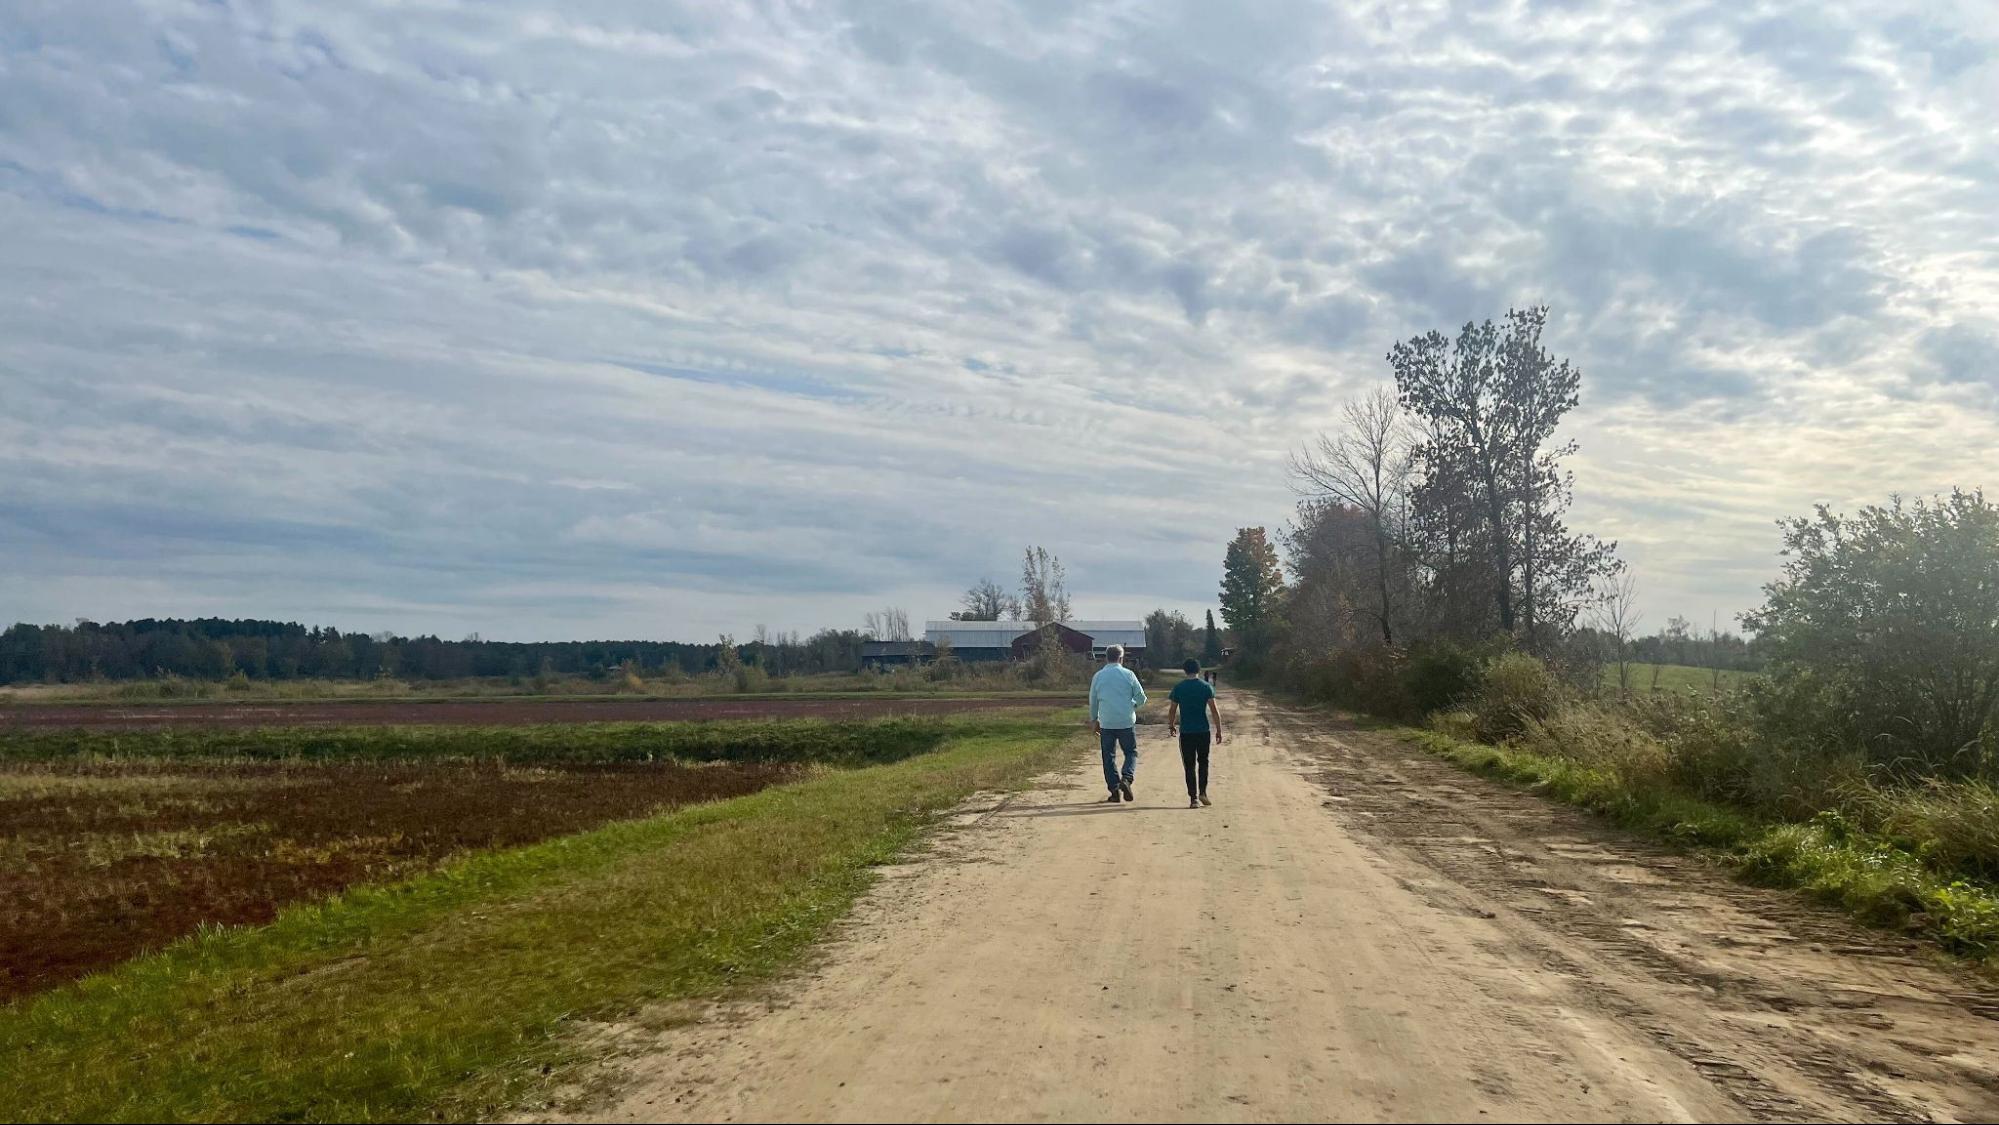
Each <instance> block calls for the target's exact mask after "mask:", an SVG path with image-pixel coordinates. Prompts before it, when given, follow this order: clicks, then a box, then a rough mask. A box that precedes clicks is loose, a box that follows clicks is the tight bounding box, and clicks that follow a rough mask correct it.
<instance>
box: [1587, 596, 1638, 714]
mask: <svg viewBox="0 0 1999 1125" xmlns="http://www.w3.org/2000/svg"><path fill="white" fill-rule="evenodd" d="M1591 616H1592V617H1594V618H1595V619H1596V627H1597V630H1598V631H1599V632H1601V633H1602V634H1603V635H1604V636H1606V637H1608V638H1610V643H1611V647H1612V654H1613V655H1614V656H1615V657H1616V658H1617V692H1618V694H1619V695H1628V694H1630V692H1631V639H1632V637H1633V636H1634V635H1635V634H1636V633H1637V632H1638V626H1639V624H1640V623H1641V622H1642V621H1643V620H1644V615H1643V614H1641V613H1639V612H1638V579H1636V578H1634V577H1632V574H1631V572H1630V571H1628V570H1626V571H1624V572H1622V573H1620V574H1617V575H1615V576H1612V577H1606V578H1604V579H1603V580H1602V593H1601V595H1600V596H1599V598H1598V600H1597V603H1596V605H1595V607H1594V608H1593V609H1592V610H1591Z"/></svg>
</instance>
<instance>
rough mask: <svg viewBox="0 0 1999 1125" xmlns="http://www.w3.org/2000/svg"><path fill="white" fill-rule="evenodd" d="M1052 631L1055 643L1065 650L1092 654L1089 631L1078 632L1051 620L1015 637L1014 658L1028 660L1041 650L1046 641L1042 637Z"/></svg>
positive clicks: (1084, 654) (1077, 653)
mask: <svg viewBox="0 0 1999 1125" xmlns="http://www.w3.org/2000/svg"><path fill="white" fill-rule="evenodd" d="M1051 633H1052V634H1053V635H1054V637H1055V643H1056V644H1059V645H1061V646H1062V648H1063V649H1064V650H1065V651H1068V652H1073V653H1075V654H1076V655H1078V656H1088V655H1090V650H1091V645H1092V641H1091V639H1090V635H1089V634H1088V633H1078V632H1077V631H1076V630H1074V629H1071V628H1069V627H1068V626H1067V625H1064V624H1062V623H1061V622H1060V621H1050V622H1049V623H1048V624H1046V625H1043V626H1042V627H1041V628H1039V629H1030V630H1029V631H1027V632H1025V633H1022V634H1021V635H1020V636H1018V637H1015V638H1014V639H1013V658H1014V659H1015V660H1026V659H1028V658H1029V657H1031V656H1033V655H1034V654H1035V653H1037V652H1040V651H1041V646H1042V644H1044V643H1045V642H1044V641H1043V639H1042V638H1044V637H1046V636H1048V635H1049V634H1051Z"/></svg>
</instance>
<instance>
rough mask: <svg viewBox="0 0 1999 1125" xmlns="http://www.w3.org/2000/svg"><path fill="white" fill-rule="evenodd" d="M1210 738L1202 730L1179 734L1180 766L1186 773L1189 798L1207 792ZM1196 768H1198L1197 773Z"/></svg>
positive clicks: (1207, 733)
mask: <svg viewBox="0 0 1999 1125" xmlns="http://www.w3.org/2000/svg"><path fill="white" fill-rule="evenodd" d="M1212 737H1213V735H1211V734H1210V733H1209V732H1208V731H1204V730H1183V731H1181V732H1180V766H1181V768H1183V769H1185V770H1186V771H1187V796H1188V797H1190V798H1192V797H1198V796H1200V795H1201V794H1203V793H1206V792H1207V791H1208V741H1209V739H1211V738H1212ZM1196 767H1199V769H1198V772H1197V770H1196ZM1197 783H1198V784H1197Z"/></svg>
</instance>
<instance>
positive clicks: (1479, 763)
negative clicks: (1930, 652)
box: [1399, 728, 1999, 972]
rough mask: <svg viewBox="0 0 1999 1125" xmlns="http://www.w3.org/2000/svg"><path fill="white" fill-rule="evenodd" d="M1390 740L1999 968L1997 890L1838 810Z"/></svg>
mask: <svg viewBox="0 0 1999 1125" xmlns="http://www.w3.org/2000/svg"><path fill="white" fill-rule="evenodd" d="M1399 733H1400V735H1401V736H1402V737H1403V738H1405V739H1406V740H1408V741H1410V742H1413V743H1415V744H1416V745H1419V746H1421V747H1423V748H1424V749H1426V750H1428V751H1430V752H1431V753H1433V754H1436V755H1437V756H1439V757H1441V758H1444V759H1445V760H1447V761H1449V762H1451V763H1453V764H1455V765H1457V766H1459V767H1461V768H1463V769H1466V770H1469V771H1470V772H1472V773H1477V774H1482V775H1484V776H1487V777H1495V778H1499V779H1502V780H1505V781H1510V782H1514V783H1516V784H1520V785H1526V786H1530V787H1532V788H1533V789H1534V790H1535V791H1536V792H1540V793H1545V794H1547V795H1549V796H1552V797H1555V798H1557V799H1559V800H1561V801H1564V802H1566V803H1568V804H1571V805H1577V806H1580V807H1582V808H1585V809H1588V810H1590V811H1592V812H1595V813H1597V814H1599V815H1602V816H1605V817H1607V818H1609V819H1610V820H1612V821H1614V822H1616V823H1617V824H1619V825H1622V826H1624V827H1626V828H1630V829H1634V830H1637V831H1640V832H1643V833H1645V834H1647V835H1651V836H1656V837H1660V838H1663V839H1666V840H1669V841H1672V842H1675V843H1678V844H1680V845H1683V846H1687V847H1693V848H1698V849H1702V850H1705V851H1708V852H1710V853H1713V854H1718V855H1720V856H1721V857H1723V858H1724V859H1725V860H1726V861H1727V862H1728V863H1729V864H1730V865H1731V866H1732V867H1733V868H1734V870H1735V871H1736V873H1737V874H1739V875H1740V876H1742V877H1743V878H1745V879H1747V880H1749V881H1751V882H1755V883H1759V884H1762V885H1765V886H1774V887H1785V888H1791V889H1796V890H1801V891H1803V892H1805V893H1806V894H1808V895H1810V896H1811V897H1813V898H1816V899H1818V900H1820V901H1822V902H1827V903H1831V904H1834V905H1837V906H1841V907H1844V908H1845V909H1846V910H1848V911H1849V912H1850V913H1852V914H1853V915H1854V916H1855V917H1857V918H1859V919H1860V920H1861V921H1863V922H1867V923H1869V924H1871V925H1876V926H1889V927H1897V928H1901V929H1904V930H1907V931H1912V932H1917V933H1921V934H1923V935H1925V936H1927V937H1929V938H1931V939H1932V940H1934V941H1936V942H1937V943H1938V944H1940V945H1942V946H1943V947H1944V948H1945V949H1947V950H1950V951H1951V952H1952V953H1955V954H1958V955H1960V956H1962V957H1965V958H1967V959H1969V960H1970V961H1972V962H1973V963H1974V964H1976V965H1978V966H1979V967H1981V968H1982V969H1984V970H1985V971H1987V972H1999V887H1995V886H1994V885H1993V884H1991V883H1989V882H1986V881H1984V880H1981V879H1976V878H1971V877H1965V876H1962V875H1960V874H1958V873H1954V872H1943V871H1938V870H1937V869H1935V868H1934V867H1933V866H1931V865H1930V864H1927V863H1925V862H1924V860H1923V857H1922V856H1920V855H1918V854H1917V853H1916V852H1914V851H1911V850H1910V849H1908V848H1906V847H1901V846H1898V845H1897V843H1896V842H1895V841H1891V840H1887V839H1883V838H1880V837H1878V836H1874V835H1870V834H1868V833H1865V832H1861V831H1859V830H1858V829H1856V828H1854V827H1853V826H1851V825H1850V824H1848V823H1847V822H1846V821H1845V820H1843V819H1842V818H1841V817H1840V816H1839V815H1838V814H1837V813H1821V814H1819V815H1818V816H1816V817H1814V818H1813V819H1811V820H1809V821H1805V822H1802V823H1799V822H1788V823H1786V822H1774V821H1769V820H1764V819H1759V818H1757V817H1755V816H1752V815H1751V814H1749V813H1747V812H1745V811H1743V810H1740V809H1735V808H1730V807H1728V806H1726V805H1722V804H1718V803H1716V802H1713V801H1708V800H1704V799H1702V798H1700V797H1696V796H1693V795H1690V794H1687V793H1683V792H1680V791H1678V790H1676V789H1673V788H1671V787H1669V786H1658V785H1634V784H1632V783H1630V782H1629V781H1628V780H1626V779H1625V778H1623V777H1621V776H1619V774H1618V773H1617V772H1616V771H1614V770H1608V769H1601V768H1595V767H1592V766H1591V765H1589V764H1587V763H1583V762H1576V761H1569V760H1566V759H1563V758H1558V757H1554V756H1552V755H1548V754H1541V753H1536V752H1534V751H1532V750H1528V749H1524V748H1521V747H1518V746H1514V745H1505V746H1487V745H1485V744H1483V743H1478V742H1467V741H1465V740H1463V739H1459V738H1454V737H1452V736H1450V735H1447V734H1443V733H1441V732H1438V731H1429V730H1419V729H1416V728H1402V729H1401V730H1400V731H1399Z"/></svg>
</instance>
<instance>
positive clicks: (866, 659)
mask: <svg viewBox="0 0 1999 1125" xmlns="http://www.w3.org/2000/svg"><path fill="white" fill-rule="evenodd" d="M936 657H937V646H935V645H933V644H931V643H930V642H929V641H862V642H861V667H863V668H893V667H896V666H897V665H901V664H928V663H929V662H930V661H932V660H934V659H936Z"/></svg>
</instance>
